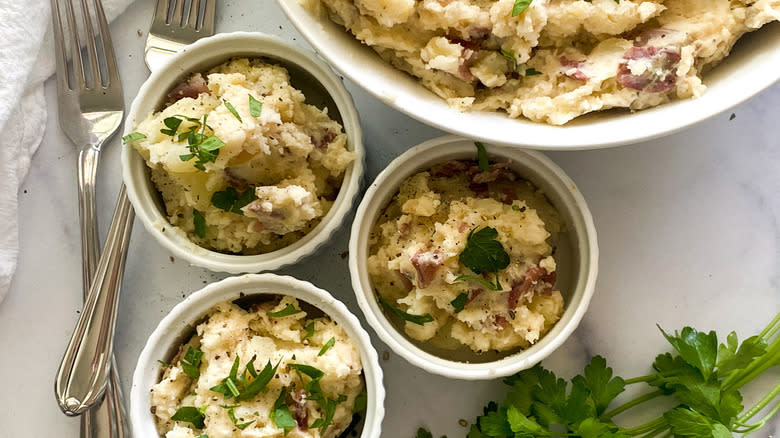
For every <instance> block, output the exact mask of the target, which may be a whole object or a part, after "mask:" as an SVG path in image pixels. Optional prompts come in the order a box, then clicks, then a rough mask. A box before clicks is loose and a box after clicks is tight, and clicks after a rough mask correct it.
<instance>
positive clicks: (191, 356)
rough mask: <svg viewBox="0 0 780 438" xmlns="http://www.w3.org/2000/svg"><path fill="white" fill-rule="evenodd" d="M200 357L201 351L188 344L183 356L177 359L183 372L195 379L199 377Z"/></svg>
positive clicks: (201, 355)
mask: <svg viewBox="0 0 780 438" xmlns="http://www.w3.org/2000/svg"><path fill="white" fill-rule="evenodd" d="M202 357H203V352H202V351H200V350H198V349H197V348H192V347H191V346H190V347H187V352H186V353H185V354H184V358H182V359H181V360H180V361H179V365H181V369H182V370H183V371H184V374H186V375H188V376H189V377H190V379H197V378H198V377H200V360H201V358H202Z"/></svg>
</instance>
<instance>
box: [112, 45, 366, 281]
mask: <svg viewBox="0 0 780 438" xmlns="http://www.w3.org/2000/svg"><path fill="white" fill-rule="evenodd" d="M249 43H251V45H250V44H249ZM231 44H232V45H235V46H236V47H234V48H233V52H234V53H235V56H247V57H251V56H257V57H260V56H267V57H270V58H272V59H273V58H277V59H284V60H285V62H289V63H291V64H295V65H297V66H298V67H300V68H301V69H303V70H305V71H306V72H308V73H309V74H310V75H311V76H312V77H313V78H315V79H316V80H317V81H319V82H320V85H322V87H323V88H324V89H325V90H326V91H327V92H328V93H329V94H330V97H331V98H332V99H333V101H334V103H335V104H336V106H337V108H338V110H339V113H340V115H341V118H342V121H343V123H342V124H343V128H344V132H345V133H346V134H347V142H348V143H347V144H348V145H349V146H351V150H352V151H353V152H354V153H355V161H353V163H352V164H351V165H350V166H349V167H348V168H347V170H346V172H345V174H344V178H343V180H342V185H341V187H340V188H339V193H338V195H337V197H336V199H335V201H334V202H333V205H332V206H331V208H330V210H329V211H328V213H327V214H326V215H325V216H323V217H322V220H321V221H320V223H319V224H317V226H316V227H315V228H314V229H312V230H311V231H309V232H308V233H307V234H306V235H305V236H303V237H302V238H301V239H299V240H297V241H296V242H294V243H292V244H290V245H288V246H286V247H283V248H280V249H278V250H275V251H272V252H268V253H264V254H258V255H234V254H225V253H220V252H217V251H212V250H210V249H207V248H203V247H201V246H198V245H196V244H195V243H193V242H192V241H190V240H189V239H188V238H187V237H186V235H184V233H183V232H182V231H181V230H180V229H179V228H178V227H175V226H173V225H171V224H170V222H168V219H167V217H166V216H165V215H164V214H163V212H161V211H160V210H159V209H158V208H157V205H156V203H155V201H154V199H153V198H154V194H153V193H151V191H150V190H156V189H155V188H154V185H153V184H152V183H151V182H148V174H147V166H146V163H145V160H144V159H143V158H142V157H141V156H140V154H138V152H137V151H136V150H135V149H134V148H133V147H132V146H131V145H122V151H121V159H122V175H123V180H124V183H125V186H126V187H127V196H128V198H129V199H130V202H131V203H132V204H133V208H134V210H135V213H136V215H137V216H138V217H139V218H140V220H141V223H143V225H144V227H145V228H146V230H147V232H149V234H151V235H152V236H153V237H154V238H155V240H157V242H158V243H160V244H161V245H162V246H163V247H164V248H166V249H168V250H169V251H170V252H172V253H173V255H174V256H177V257H180V258H182V259H184V260H187V261H188V262H189V263H190V264H192V265H195V266H200V267H204V268H207V269H210V270H212V271H217V272H227V273H230V274H241V273H248V272H260V271H272V270H276V269H279V268H282V267H284V266H287V265H290V264H294V263H297V262H299V261H300V260H301V259H303V258H304V257H306V256H309V255H311V254H312V253H314V252H316V251H317V250H318V249H319V248H320V247H321V246H323V245H324V244H326V243H327V242H328V241H329V239H330V237H331V236H332V235H333V234H334V233H335V232H336V231H337V230H338V229H339V228H340V227H341V226H342V224H343V222H344V219H345V218H346V216H347V214H348V213H349V212H350V211H351V210H352V207H353V205H354V203H355V200H356V199H357V196H358V194H359V192H360V184H361V180H362V178H363V174H364V172H365V148H364V144H363V134H362V128H361V126H360V118H359V115H358V112H357V108H356V107H355V104H354V101H353V99H352V96H351V95H350V94H349V92H348V91H347V89H346V88H345V87H344V84H343V82H342V80H341V79H340V78H339V77H338V76H337V75H336V74H335V73H334V72H333V70H332V69H331V68H330V67H329V66H328V65H327V64H326V63H325V62H323V61H322V60H321V59H319V58H318V57H317V55H316V54H315V53H314V52H311V51H309V50H305V49H302V48H299V47H297V46H295V45H292V44H289V43H287V42H285V41H283V40H282V39H281V38H278V37H276V36H273V35H268V34H264V33H261V32H230V33H220V34H217V35H214V36H211V37H207V38H202V39H200V40H198V41H196V42H195V43H193V44H190V45H188V46H185V47H184V48H183V49H182V50H181V51H180V52H179V53H177V54H176V55H173V56H171V57H170V58H169V59H168V60H167V61H166V62H165V63H163V64H162V66H161V67H160V68H159V69H157V70H155V71H154V72H152V73H151V75H150V76H149V77H148V78H147V79H146V81H144V83H143V84H142V85H141V88H140V89H139V91H138V93H137V94H136V96H135V98H134V99H133V102H132V104H131V106H130V111H129V112H128V115H127V117H126V119H125V122H124V133H123V135H127V134H129V133H130V132H133V129H134V126H135V125H136V123H137V122H140V121H141V120H143V119H144V118H145V117H146V116H147V115H148V114H146V113H144V114H141V113H140V112H141V111H142V108H141V107H142V103H143V102H144V101H149V100H154V101H159V99H156V100H155V98H157V97H158V96H161V95H162V94H163V93H165V92H167V88H166V89H162V88H161V87H160V86H158V85H157V84H158V82H159V81H160V80H161V78H163V77H167V76H170V75H174V76H181V75H182V74H184V73H186V72H187V69H184V68H182V67H180V66H179V64H181V62H182V61H183V60H190V62H191V63H195V64H197V63H201V64H203V63H209V61H211V60H214V63H213V65H217V64H218V62H224V60H226V59H228V58H229V57H231V54H230V53H227V54H226V53H225V52H224V51H218V50H213V48H214V47H217V48H219V47H220V46H223V45H231ZM242 44H243V45H242ZM248 52H251V53H252V54H247V53H248ZM282 54H283V55H282ZM145 106H148V105H145ZM140 164H143V166H140ZM141 170H143V172H141ZM146 186H148V188H149V189H150V190H146V188H147V187H146Z"/></svg>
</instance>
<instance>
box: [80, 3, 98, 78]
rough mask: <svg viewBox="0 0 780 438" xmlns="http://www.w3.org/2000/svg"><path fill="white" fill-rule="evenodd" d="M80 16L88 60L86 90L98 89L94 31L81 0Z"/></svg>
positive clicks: (87, 9)
mask: <svg viewBox="0 0 780 438" xmlns="http://www.w3.org/2000/svg"><path fill="white" fill-rule="evenodd" d="M81 14H82V15H83V17H82V18H83V20H84V26H85V27H86V34H87V42H86V44H84V46H85V48H86V50H87V59H88V60H89V73H90V74H87V75H86V76H85V77H86V80H87V88H89V89H96V88H98V87H100V86H101V85H102V84H101V80H100V67H99V66H98V57H97V56H98V55H97V47H95V31H94V28H93V27H92V16H91V14H90V13H89V7H88V6H87V0H81Z"/></svg>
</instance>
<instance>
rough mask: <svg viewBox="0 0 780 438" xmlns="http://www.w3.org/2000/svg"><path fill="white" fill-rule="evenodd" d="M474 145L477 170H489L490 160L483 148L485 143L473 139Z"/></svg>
mask: <svg viewBox="0 0 780 438" xmlns="http://www.w3.org/2000/svg"><path fill="white" fill-rule="evenodd" d="M474 146H476V147H477V162H478V164H479V171H480V172H487V171H488V170H490V161H489V160H488V154H487V151H486V150H485V145H483V144H482V143H480V142H478V141H475V142H474Z"/></svg>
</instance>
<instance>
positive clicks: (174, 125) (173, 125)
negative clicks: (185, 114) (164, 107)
mask: <svg viewBox="0 0 780 438" xmlns="http://www.w3.org/2000/svg"><path fill="white" fill-rule="evenodd" d="M181 122H182V119H180V118H178V117H176V116H174V117H166V118H165V119H164V120H163V124H164V125H165V126H166V127H167V129H161V130H160V132H162V133H163V134H165V135H170V136H171V137H173V136H175V135H176V131H178V130H179V126H180V125H181Z"/></svg>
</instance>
